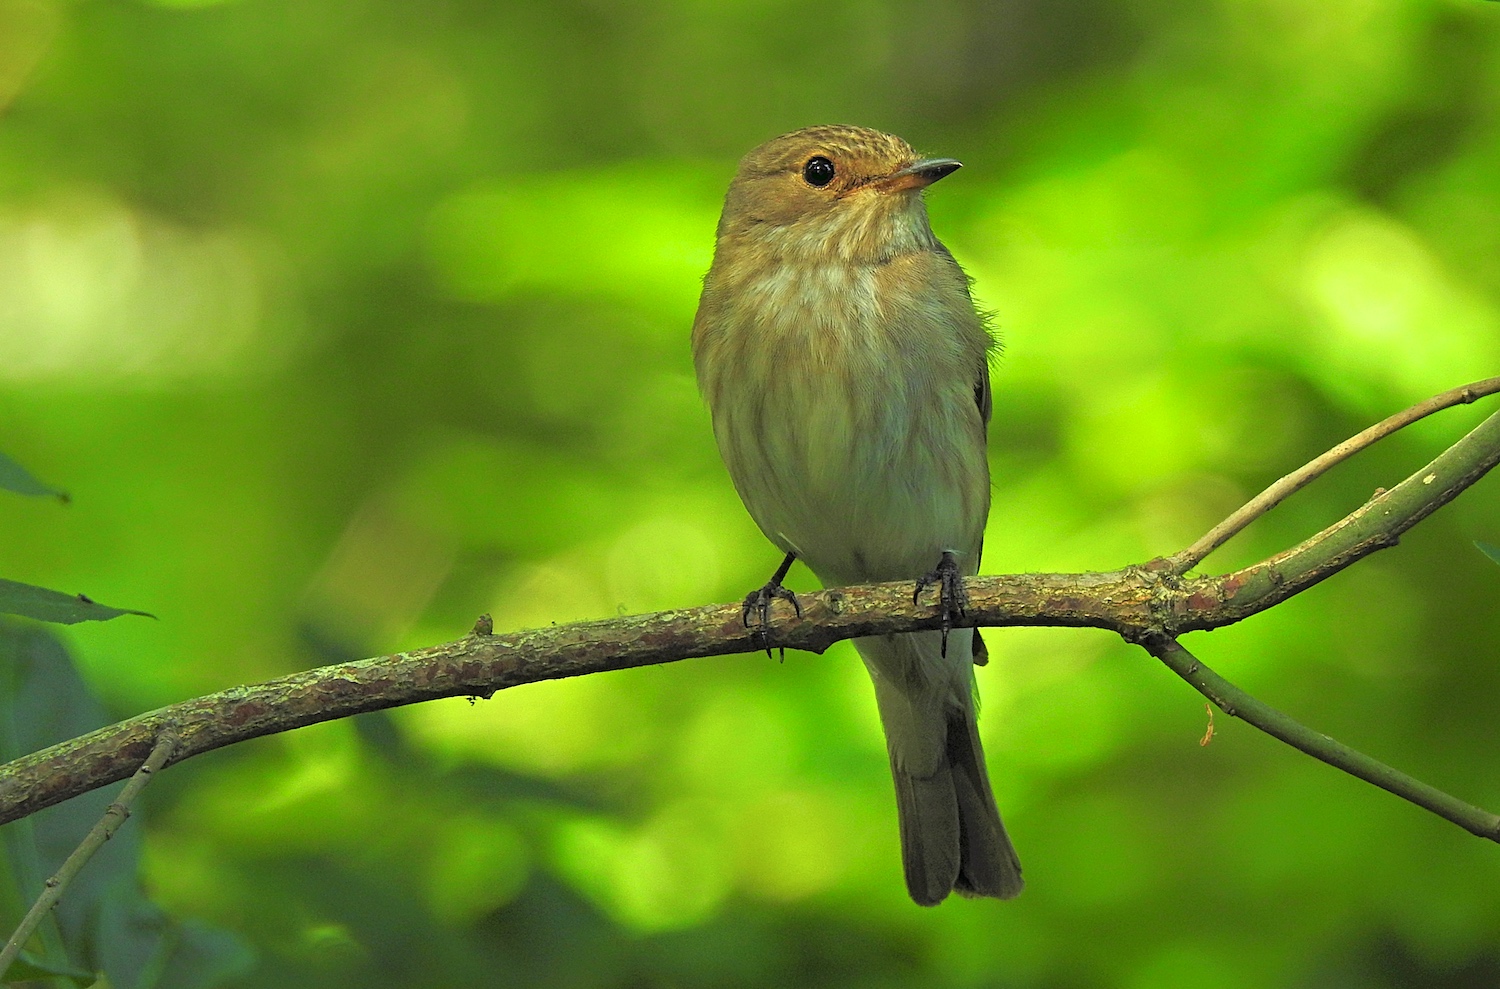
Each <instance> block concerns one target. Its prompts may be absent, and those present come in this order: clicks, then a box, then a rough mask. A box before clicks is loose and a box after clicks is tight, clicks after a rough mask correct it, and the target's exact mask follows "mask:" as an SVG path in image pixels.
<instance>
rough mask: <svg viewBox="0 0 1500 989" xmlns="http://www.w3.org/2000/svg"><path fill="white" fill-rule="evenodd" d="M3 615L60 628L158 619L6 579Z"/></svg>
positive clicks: (0, 583)
mask: <svg viewBox="0 0 1500 989" xmlns="http://www.w3.org/2000/svg"><path fill="white" fill-rule="evenodd" d="M0 613H3V614H7V615H21V616H23V617H25V618H35V619H37V620H38V621H44V622H56V623H58V624H59V625H76V624H78V623H79V622H107V621H109V620H110V619H111V618H119V617H120V616H121V615H144V616H145V617H147V618H155V617H156V616H155V615H153V614H151V613H150V612H149V611H135V610H133V609H131V608H111V607H110V606H109V605H105V604H100V603H99V602H98V601H94V600H92V599H91V598H89V597H88V596H87V595H84V594H64V593H63V592H61V591H49V590H47V588H45V587H35V586H33V585H31V584H20V583H17V582H16V581H13V580H5V579H4V578H0Z"/></svg>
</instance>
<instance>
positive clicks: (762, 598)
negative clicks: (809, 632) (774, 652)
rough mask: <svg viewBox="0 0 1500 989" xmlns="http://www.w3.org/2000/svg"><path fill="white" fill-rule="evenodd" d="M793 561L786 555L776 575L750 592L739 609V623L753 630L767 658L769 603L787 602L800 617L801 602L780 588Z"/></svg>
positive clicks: (794, 595) (768, 653)
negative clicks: (763, 646)
mask: <svg viewBox="0 0 1500 989" xmlns="http://www.w3.org/2000/svg"><path fill="white" fill-rule="evenodd" d="M794 559H796V557H794V556H792V555H791V554H788V555H787V558H786V560H785V561H783V562H782V564H781V566H780V567H778V568H777V570H776V573H775V574H773V575H772V577H771V579H770V580H768V581H766V582H765V584H763V585H762V586H761V587H760V588H759V589H758V590H754V591H751V592H750V593H749V594H746V595H745V601H744V604H743V605H741V607H740V621H741V622H742V623H744V626H745V627H746V628H754V629H755V630H756V632H757V633H758V634H759V635H760V640H761V642H762V643H763V644H764V645H765V647H766V656H767V657H768V658H769V657H770V655H771V633H770V628H771V602H772V601H775V600H777V599H780V600H782V601H788V602H790V603H791V605H792V608H793V610H795V611H796V612H797V617H798V618H801V617H802V602H801V601H798V600H797V595H796V594H794V593H792V592H791V591H790V590H788V589H787V588H785V587H782V586H781V580H782V578H783V577H785V576H786V572H787V571H788V570H789V569H791V566H792V560H794ZM752 616H753V617H754V619H755V621H754V622H753V623H752V622H751V620H750V619H751V617H752ZM781 656H782V658H783V659H785V658H786V647H785V646H783V647H782V648H781Z"/></svg>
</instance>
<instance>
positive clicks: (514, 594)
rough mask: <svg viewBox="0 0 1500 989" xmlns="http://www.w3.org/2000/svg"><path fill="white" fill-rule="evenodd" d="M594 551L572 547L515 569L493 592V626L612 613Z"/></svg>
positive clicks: (578, 619) (545, 622) (511, 627)
mask: <svg viewBox="0 0 1500 989" xmlns="http://www.w3.org/2000/svg"><path fill="white" fill-rule="evenodd" d="M595 556H596V554H595V553H593V552H590V551H588V550H586V549H579V550H575V551H574V552H571V553H567V554H564V555H561V556H557V557H554V558H553V559H551V560H545V561H542V562H540V563H537V564H535V565H533V566H531V567H528V568H526V569H525V570H523V571H522V572H520V573H519V574H515V575H513V576H512V577H511V578H509V579H508V580H507V581H506V582H505V584H504V585H503V586H502V587H501V589H500V592H499V593H498V594H497V595H496V596H495V603H494V605H493V606H492V607H491V608H490V614H491V615H493V616H494V619H495V631H497V632H499V631H514V630H516V629H522V628H545V627H546V626H548V625H566V624H567V623H568V622H582V621H590V620H592V619H596V618H608V617H609V616H611V615H614V614H616V608H615V602H612V601H611V600H610V594H609V588H608V587H607V586H605V584H604V581H603V579H602V578H601V577H600V576H599V574H600V570H601V569H602V568H601V567H600V566H599V565H598V561H597V560H596V559H595Z"/></svg>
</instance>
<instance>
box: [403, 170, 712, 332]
mask: <svg viewBox="0 0 1500 989" xmlns="http://www.w3.org/2000/svg"><path fill="white" fill-rule="evenodd" d="M717 181H718V180H717V179H716V180H715V181H713V182H710V181H707V176H706V175H705V174H703V173H701V172H700V171H696V170H688V169H685V168H684V167H683V166H681V165H677V164H668V163H649V164H645V165H636V166H631V167H627V168H617V169H611V170H601V171H586V172H562V173H557V174H551V175H546V174H519V175H513V176H509V177H507V178H504V179H495V180H492V181H490V182H487V183H485V184H483V185H480V186H477V187H475V188H472V189H469V190H467V191H465V192H461V193H457V194H455V195H453V196H450V197H449V198H447V199H446V200H444V201H443V202H442V203H440V204H439V205H438V206H437V208H436V209H435V210H434V212H433V215H432V217H431V220H430V222H429V224H428V229H427V235H426V245H427V255H428V259H429V262H430V263H431V265H432V267H433V268H434V270H435V272H436V274H437V276H438V278H439V280H440V281H441V283H442V284H443V285H444V286H445V287H446V288H447V290H448V291H449V292H450V293H451V294H452V295H454V296H455V297H457V298H461V299H466V300H471V301H477V302H494V301H498V300H501V299H505V298H508V297H510V296H512V295H515V294H517V293H526V292H537V291H552V292H559V293H562V294H566V295H575V294H578V293H584V294H589V293H600V294H605V295H611V296H616V297H621V298H626V299H630V300H634V301H638V302H642V303H645V304H648V305H651V306H660V307H663V308H666V309H669V310H671V311H672V312H674V313H678V314H680V317H681V318H680V319H678V320H676V321H672V320H663V321H658V324H659V326H660V332H661V333H672V334H676V333H679V332H681V327H682V326H684V325H686V324H687V322H688V321H690V320H691V319H692V313H693V310H694V308H695V307H696V305H697V301H698V291H699V287H700V285H701V284H702V278H703V273H704V272H705V271H707V270H708V266H709V262H710V261H711V260H712V255H713V243H714V239H713V231H714V226H715V224H716V222H717V219H718V212H719V206H720V202H721V200H720V197H721V196H722V189H719V188H718V186H717Z"/></svg>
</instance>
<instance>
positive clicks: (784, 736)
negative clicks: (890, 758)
mask: <svg viewBox="0 0 1500 989" xmlns="http://www.w3.org/2000/svg"><path fill="white" fill-rule="evenodd" d="M871 703H872V704H873V703H874V698H873V697H872V698H871ZM676 750H677V758H678V765H679V767H680V769H681V771H682V774H683V776H684V777H685V778H686V780H687V781H688V783H689V785H690V786H691V787H692V788H693V790H694V791H696V792H699V793H703V794H707V795H713V796H714V797H715V799H720V798H722V796H723V795H726V794H728V795H730V796H732V797H733V796H738V797H748V796H750V795H753V794H758V793H764V792H765V791H767V790H770V789H774V788H777V787H780V786H783V785H785V784H786V782H787V781H788V780H789V779H790V778H791V776H792V775H793V771H794V768H795V766H796V765H797V763H798V761H799V760H800V758H801V755H802V745H801V739H799V738H798V736H797V734H796V731H795V730H794V727H793V725H792V722H791V720H790V718H789V717H788V712H787V710H786V705H785V702H781V701H778V700H777V699H776V698H774V697H772V696H769V695H768V694H767V693H766V692H765V691H762V690H759V689H756V688H754V687H751V686H747V685H742V684H735V685H726V686H725V687H724V688H723V689H721V690H719V691H716V692H715V693H714V694H713V695H712V699H711V700H708V701H707V703H705V704H704V705H703V707H702V709H701V710H699V711H698V712H697V714H696V715H695V716H694V718H693V720H692V722H691V724H689V725H688V726H687V727H686V729H685V730H684V731H683V732H682V734H681V738H680V740H679V742H678V744H677V746H676Z"/></svg>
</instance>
